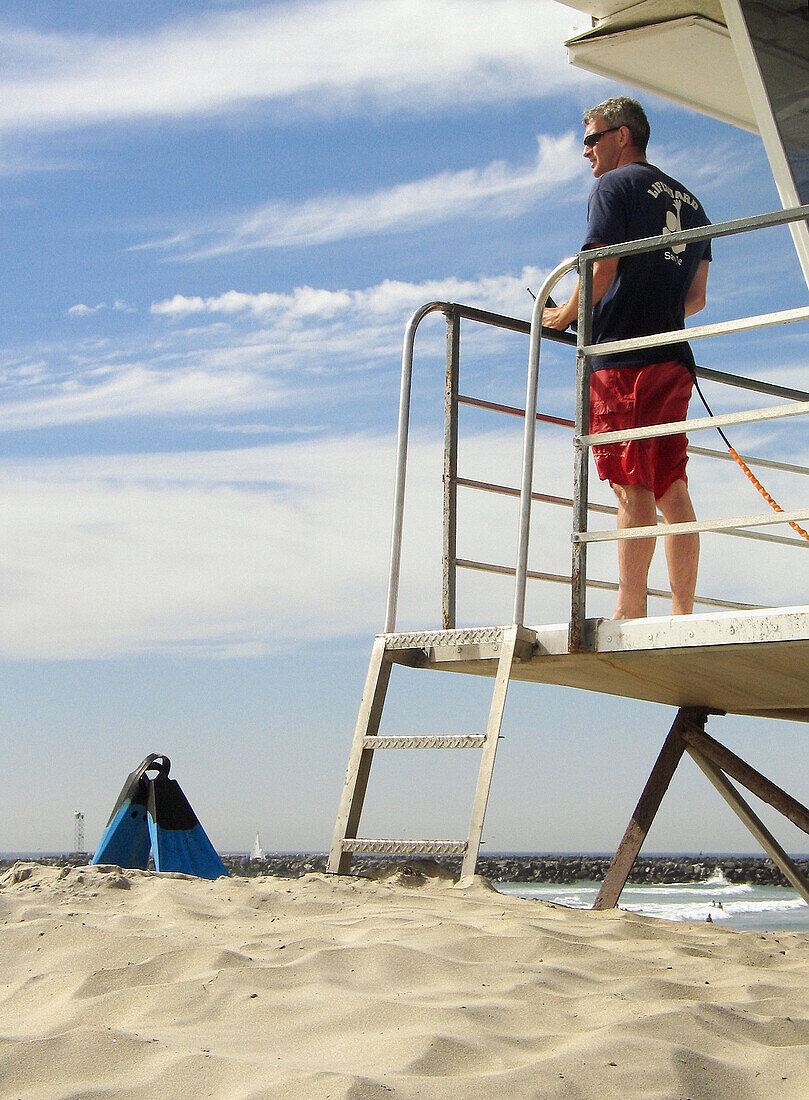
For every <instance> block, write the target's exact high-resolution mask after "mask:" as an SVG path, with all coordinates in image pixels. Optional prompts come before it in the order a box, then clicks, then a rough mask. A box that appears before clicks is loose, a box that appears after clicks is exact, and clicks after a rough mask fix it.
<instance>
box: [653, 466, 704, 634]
mask: <svg viewBox="0 0 809 1100" xmlns="http://www.w3.org/2000/svg"><path fill="white" fill-rule="evenodd" d="M657 505H658V507H659V508H660V511H661V512H662V513H663V519H665V521H666V523H691V522H693V521H694V520H695V519H696V518H697V517H696V515H695V513H694V506H693V504H692V503H691V497H690V496H689V493H688V486H687V485H686V483H685V482H684V481H675V482H674V484H673V485H671V486H670V487H669V488H668V489H667V490H666V492H665V493H664V494H663V496H662V497H660V499H659V500H658V502H657ZM666 564H667V565H668V570H669V584H670V585H671V613H672V615H690V614H691V612H692V611H693V610H694V592H695V590H696V587H697V567H698V565H699V535H697V534H693V535H667V536H666Z"/></svg>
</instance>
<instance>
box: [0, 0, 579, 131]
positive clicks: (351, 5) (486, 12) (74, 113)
mask: <svg viewBox="0 0 809 1100" xmlns="http://www.w3.org/2000/svg"><path fill="white" fill-rule="evenodd" d="M574 18H575V16H574V13H572V12H570V11H568V10H566V9H563V8H561V7H560V6H559V5H557V4H555V3H551V2H550V0H320V2H316V3H315V2H311V0H308V2H304V0H297V2H287V3H274V4H263V5H259V6H255V7H252V8H251V9H250V10H247V11H238V12H223V13H215V14H212V15H210V14H208V15H205V16H203V17H200V18H196V19H190V18H189V19H186V20H184V21H181V22H177V23H173V24H164V25H163V26H160V27H158V28H157V29H154V30H151V31H150V32H147V33H142V34H137V35H135V34H133V35H130V36H128V37H127V36H115V37H113V36H109V37H104V36H102V35H98V34H59V33H50V34H42V33H37V32H33V31H28V30H20V29H17V28H14V27H13V26H10V25H9V24H8V23H6V25H5V27H3V28H0V53H2V55H3V61H4V76H3V79H2V81H0V128H20V127H26V128H28V127H41V126H73V125H83V124H87V123H100V122H107V121H111V120H120V119H132V118H159V117H167V116H175V117H177V116H183V115H199V114H203V113H209V112H213V111H224V110H229V109H233V108H238V107H242V106H244V105H249V104H255V103H259V102H263V103H265V104H267V103H276V104H281V105H285V107H288V106H289V105H290V104H294V105H295V106H296V107H298V108H303V109H306V110H309V111H314V112H321V111H329V112H331V111H334V110H338V111H340V112H345V111H355V110H357V109H358V108H359V109H363V110H365V109H368V108H369V107H372V106H373V107H375V108H379V107H380V106H382V107H393V106H399V105H406V106H407V107H409V108H414V109H417V110H419V111H422V110H432V109H433V108H434V107H435V105H436V104H439V103H440V104H450V105H454V104H456V103H458V102H463V103H464V104H469V103H483V102H489V101H493V100H509V99H526V98H534V97H536V96H540V95H543V94H550V93H552V92H555V91H558V89H559V88H560V87H561V86H563V85H567V86H569V85H570V84H571V82H574V81H576V80H581V79H585V78H583V77H582V76H581V75H578V74H575V73H572V72H571V70H569V68H568V67H567V63H566V58H565V51H564V47H563V41H564V39H565V37H566V35H567V34H568V33H569V31H570V25H571V22H572V20H573V19H574Z"/></svg>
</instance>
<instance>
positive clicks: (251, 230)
mask: <svg viewBox="0 0 809 1100" xmlns="http://www.w3.org/2000/svg"><path fill="white" fill-rule="evenodd" d="M579 177H580V178H581V179H582V180H584V177H585V166H584V162H583V160H582V156H581V149H580V146H579V143H578V140H577V136H575V135H573V134H572V133H568V134H565V135H563V136H562V137H550V136H547V135H539V136H538V138H537V154H536V157H535V158H534V160H533V161H532V162H530V163H529V164H527V165H520V166H516V167H515V166H512V165H509V164H507V163H506V162H504V161H493V162H492V163H491V164H488V165H486V166H485V167H484V168H468V169H465V170H464V171H460V172H441V173H439V174H438V175H435V176H429V177H427V178H425V179H417V180H413V181H411V182H409V183H401V184H397V185H396V186H395V187H390V188H386V189H384V190H380V191H375V192H370V193H367V194H354V195H326V196H321V197H318V198H315V199H309V200H307V201H305V202H302V203H297V204H294V203H279V202H273V203H268V204H266V205H264V206H261V207H259V208H257V209H255V210H253V211H250V212H248V213H246V214H243V215H240V216H237V217H231V218H227V219H224V220H222V221H221V222H220V223H219V224H214V225H211V224H210V223H206V225H205V226H203V227H200V228H197V229H191V230H189V231H187V232H182V233H178V234H174V235H173V236H172V237H170V238H168V239H165V240H159V241H153V242H149V243H147V244H145V245H140V246H137V247H140V248H162V249H165V250H167V251H169V252H171V253H172V254H174V255H175V256H176V257H177V258H180V259H194V260H199V259H204V258H209V257H212V256H218V255H222V254H227V253H232V252H243V251H246V250H249V249H255V248H298V247H304V246H308V245H316V244H324V243H327V242H331V241H340V240H348V239H356V238H360V237H370V236H375V235H377V234H380V233H391V232H403V231H406V230H412V229H419V228H423V227H425V226H430V225H435V224H437V223H439V222H443V221H448V220H451V219H453V218H465V217H468V216H469V215H470V214H475V215H476V216H477V217H488V218H492V217H507V216H515V215H518V214H521V213H523V212H524V211H525V210H528V209H531V208H532V207H535V206H538V205H539V204H540V203H541V202H543V201H544V200H546V199H547V196H548V194H549V192H551V191H554V190H556V189H558V188H559V186H560V185H561V184H568V185H569V184H570V183H571V182H572V181H574V180H576V179H577V178H579Z"/></svg>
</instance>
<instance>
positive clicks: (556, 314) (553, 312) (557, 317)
mask: <svg viewBox="0 0 809 1100" xmlns="http://www.w3.org/2000/svg"><path fill="white" fill-rule="evenodd" d="M569 305H570V303H569V302H565V304H564V305H563V306H549V307H546V308H545V309H544V310H543V311H542V325H543V327H544V328H553V329H558V331H559V332H564V331H565V329H566V328H568V327H569V326H570V325H571V324H572V322H573V321H574V320H575V317H573V318H571V317H570V308H569Z"/></svg>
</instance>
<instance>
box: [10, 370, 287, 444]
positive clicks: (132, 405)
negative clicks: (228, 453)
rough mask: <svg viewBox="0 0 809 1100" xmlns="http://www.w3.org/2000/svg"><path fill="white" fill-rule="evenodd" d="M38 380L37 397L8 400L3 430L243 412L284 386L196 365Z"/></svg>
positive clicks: (87, 372) (268, 397)
mask: <svg viewBox="0 0 809 1100" xmlns="http://www.w3.org/2000/svg"><path fill="white" fill-rule="evenodd" d="M36 381H37V383H38V392H36V394H35V395H34V396H29V397H25V398H23V399H22V400H13V399H6V400H5V401H4V402H3V404H2V406H1V407H0V430H2V431H9V430H12V431H14V430H19V429H24V428H48V427H55V426H56V425H63V424H85V423H92V422H98V421H103V420H116V419H121V418H127V419H128V418H132V417H155V416H158V417H159V416H178V415H189V414H191V415H199V414H201V413H204V412H211V411H219V410H221V409H223V408H226V409H228V410H229V411H231V412H238V411H239V410H242V409H254V408H256V407H257V406H259V405H261V404H266V403H267V402H268V401H269V400H270V399H271V398H275V399H278V398H279V396H280V393H281V389H280V387H278V386H277V385H272V384H271V383H270V382H268V380H267V379H266V378H262V377H261V376H259V375H258V374H255V373H248V372H245V371H238V370H228V371H214V370H211V369H208V370H202V369H193V368H180V369H177V370H174V371H167V370H157V369H153V368H150V367H148V366H142V365H137V364H136V365H128V366H126V367H123V368H119V369H111V368H107V369H104V368H101V367H99V368H96V369H92V368H91V369H89V370H87V371H86V373H85V374H84V376H83V377H79V376H77V375H70V376H68V377H67V378H66V379H64V380H62V381H54V379H53V377H52V376H46V377H39V378H37V379H36Z"/></svg>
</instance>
